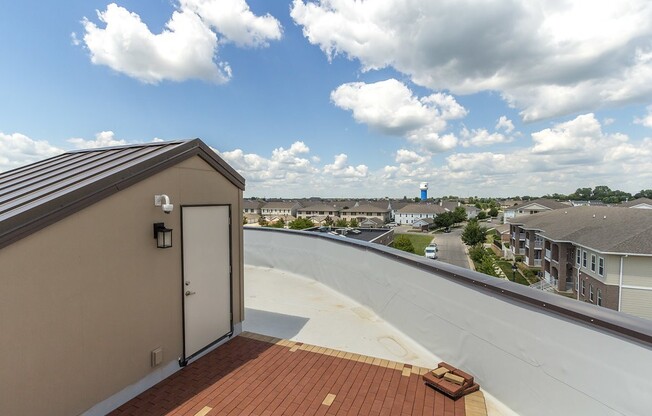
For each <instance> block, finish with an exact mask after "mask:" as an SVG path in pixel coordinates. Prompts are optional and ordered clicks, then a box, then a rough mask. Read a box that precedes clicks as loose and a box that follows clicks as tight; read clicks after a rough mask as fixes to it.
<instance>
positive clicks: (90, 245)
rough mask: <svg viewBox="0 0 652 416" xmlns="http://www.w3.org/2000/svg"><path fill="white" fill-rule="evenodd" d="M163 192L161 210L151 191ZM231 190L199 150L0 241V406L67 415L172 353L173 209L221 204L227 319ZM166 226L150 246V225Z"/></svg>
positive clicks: (236, 243)
mask: <svg viewBox="0 0 652 416" xmlns="http://www.w3.org/2000/svg"><path fill="white" fill-rule="evenodd" d="M160 193H166V194H167V195H169V196H170V198H171V199H172V203H173V204H174V205H175V209H174V211H173V212H172V214H169V215H166V214H164V213H163V212H162V210H161V209H160V207H155V206H154V195H155V194H160ZM241 198H242V193H241V191H240V190H239V189H237V188H236V187H235V186H233V185H232V184H231V183H230V182H228V181H227V180H226V179H225V178H223V177H222V176H221V175H220V174H219V173H217V172H215V171H214V170H213V169H212V168H211V167H210V166H209V165H208V164H206V163H205V162H203V161H202V160H201V159H200V158H199V157H193V158H192V159H189V160H186V161H184V162H182V163H180V164H178V165H176V166H174V167H172V168H169V169H167V170H165V171H163V172H161V173H159V174H156V175H155V176H152V177H150V178H148V179H145V180H143V181H141V182H139V183H137V184H135V185H133V186H131V187H129V188H126V189H125V190H122V191H120V192H118V193H116V194H114V195H112V196H110V197H108V198H106V199H104V200H102V201H100V202H98V203H96V204H95V205H92V206H90V207H88V208H86V209H84V210H82V211H80V212H78V213H76V214H73V215H71V216H69V217H67V218H65V219H63V220H61V221H59V222H57V223H55V224H52V225H50V226H48V227H46V228H44V229H43V230H41V231H38V232H37V233H35V234H32V235H30V236H28V237H26V238H24V239H22V240H19V241H18V242H16V243H14V244H12V245H10V246H7V247H5V248H3V249H0V270H2V273H1V274H0V334H2V335H1V336H0V351H1V352H2V353H1V354H0V368H2V371H1V372H0V386H2V388H0V414H2V415H19V414H20V415H30V414H47V415H74V414H78V413H81V412H83V411H84V410H86V409H88V408H90V407H91V406H93V405H94V404H95V403H97V402H100V401H102V400H103V399H105V398H107V397H108V396H111V395H112V394H114V393H116V392H118V391H120V390H121V389H122V388H124V387H126V386H127V385H129V384H132V383H135V382H137V381H138V380H140V379H142V378H143V377H145V376H147V375H148V374H151V373H152V371H155V369H152V368H151V366H150V352H151V351H152V350H153V349H155V348H159V347H161V348H163V357H164V358H163V363H162V364H161V366H164V365H166V364H167V363H170V362H172V361H176V360H177V358H178V357H179V356H180V355H181V354H182V342H183V340H182V310H181V309H182V304H181V292H180V291H181V229H180V211H181V210H180V209H179V207H180V205H191V204H231V205H232V209H231V212H232V224H233V227H232V230H233V231H232V236H231V238H232V242H233V257H232V262H233V266H234V267H233V280H234V282H233V291H234V299H233V304H234V323H237V322H240V321H241V320H242V316H243V305H242V301H241V300H242V275H243V265H242V258H241V255H240V253H241V252H242V227H241V226H240V224H241V223H242V207H241ZM161 221H164V222H165V224H166V226H168V227H170V228H172V229H173V230H174V231H173V244H174V246H173V248H170V249H164V250H162V249H157V248H156V244H155V240H154V238H153V234H152V233H153V232H152V224H153V223H154V222H161Z"/></svg>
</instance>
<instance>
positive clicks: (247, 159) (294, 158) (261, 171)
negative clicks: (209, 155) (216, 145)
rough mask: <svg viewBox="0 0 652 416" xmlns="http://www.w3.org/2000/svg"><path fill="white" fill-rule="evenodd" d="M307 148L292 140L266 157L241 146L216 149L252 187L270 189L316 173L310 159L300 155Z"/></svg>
mask: <svg viewBox="0 0 652 416" xmlns="http://www.w3.org/2000/svg"><path fill="white" fill-rule="evenodd" d="M309 152H310V148H309V147H308V146H306V145H305V143H303V142H301V141H297V142H294V143H293V144H292V145H291V146H290V148H289V149H284V148H283V147H279V148H276V149H274V150H272V154H271V156H270V157H269V158H266V157H263V156H260V155H257V154H255V153H244V151H242V150H241V149H236V150H233V151H227V152H220V155H221V156H222V157H223V158H224V160H226V161H227V162H228V163H229V164H231V165H232V166H233V167H234V168H235V169H236V170H237V171H238V172H240V174H242V175H243V176H244V177H245V178H246V180H247V181H248V183H249V182H253V183H254V187H260V188H263V189H267V188H269V189H273V188H274V187H278V186H287V185H289V186H292V184H297V183H300V181H301V180H307V179H306V178H309V177H310V175H313V174H316V173H317V171H318V170H317V168H315V167H314V165H313V164H312V162H311V161H310V160H309V159H306V158H305V157H301V156H300V155H307V154H308V153H309Z"/></svg>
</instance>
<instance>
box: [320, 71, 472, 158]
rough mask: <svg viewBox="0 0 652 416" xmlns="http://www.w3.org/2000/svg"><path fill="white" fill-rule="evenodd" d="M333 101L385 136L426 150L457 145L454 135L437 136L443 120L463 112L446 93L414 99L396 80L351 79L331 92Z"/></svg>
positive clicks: (443, 127)
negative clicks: (355, 80) (400, 138)
mask: <svg viewBox="0 0 652 416" xmlns="http://www.w3.org/2000/svg"><path fill="white" fill-rule="evenodd" d="M331 100H332V101H333V103H334V104H335V105H336V106H338V107H340V108H342V109H344V110H350V111H351V112H352V113H353V118H354V119H355V121H356V122H358V123H364V124H367V125H368V126H369V127H370V128H372V129H374V130H376V131H380V132H382V133H384V134H388V135H397V136H404V137H406V138H407V139H408V140H410V141H411V142H413V143H416V144H421V145H422V146H423V147H425V148H428V149H429V150H430V151H433V152H439V151H443V150H448V149H450V148H452V147H454V146H455V145H456V144H457V140H456V139H455V138H454V136H450V135H448V136H444V137H440V133H441V132H443V131H444V130H445V129H446V127H447V121H448V120H452V119H457V118H462V117H464V116H465V115H466V114H467V111H466V110H465V109H464V107H462V106H461V105H459V104H458V103H457V102H456V101H455V99H454V98H453V97H452V96H450V95H447V94H442V93H436V94H432V95H429V96H426V97H421V98H418V97H417V96H415V95H414V94H413V93H412V91H411V90H410V89H409V88H408V87H407V86H406V85H405V84H403V83H401V82H400V81H397V80H396V79H393V78H391V79H388V80H385V81H379V82H376V83H372V84H367V83H364V82H352V83H348V84H342V85H340V86H339V87H337V88H336V89H335V90H334V91H332V92H331Z"/></svg>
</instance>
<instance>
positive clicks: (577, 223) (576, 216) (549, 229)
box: [510, 206, 652, 255]
mask: <svg viewBox="0 0 652 416" xmlns="http://www.w3.org/2000/svg"><path fill="white" fill-rule="evenodd" d="M510 223H512V224H522V227H523V228H525V229H533V230H538V233H539V234H541V235H543V236H544V237H546V238H549V239H551V240H554V241H569V242H572V243H575V244H578V245H581V246H584V247H588V248H593V249H595V250H598V251H601V252H603V253H628V254H646V255H652V210H648V209H629V208H622V207H589V206H584V207H566V209H559V210H554V211H549V212H541V213H538V214H533V215H528V216H525V217H517V218H515V219H513V220H510Z"/></svg>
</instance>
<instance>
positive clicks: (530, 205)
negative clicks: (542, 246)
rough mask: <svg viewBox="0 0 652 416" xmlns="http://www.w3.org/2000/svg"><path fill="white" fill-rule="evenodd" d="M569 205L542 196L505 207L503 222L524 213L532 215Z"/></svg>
mask: <svg viewBox="0 0 652 416" xmlns="http://www.w3.org/2000/svg"><path fill="white" fill-rule="evenodd" d="M568 207H569V206H568V205H566V204H563V203H561V202H557V201H555V200H553V199H545V198H540V199H535V200H532V201H524V202H522V203H520V204H518V205H514V206H512V207H510V208H505V211H504V212H503V223H507V221H508V220H510V219H512V218H517V217H520V216H523V215H532V214H537V213H539V212H545V211H552V210H555V209H561V208H568Z"/></svg>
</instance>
